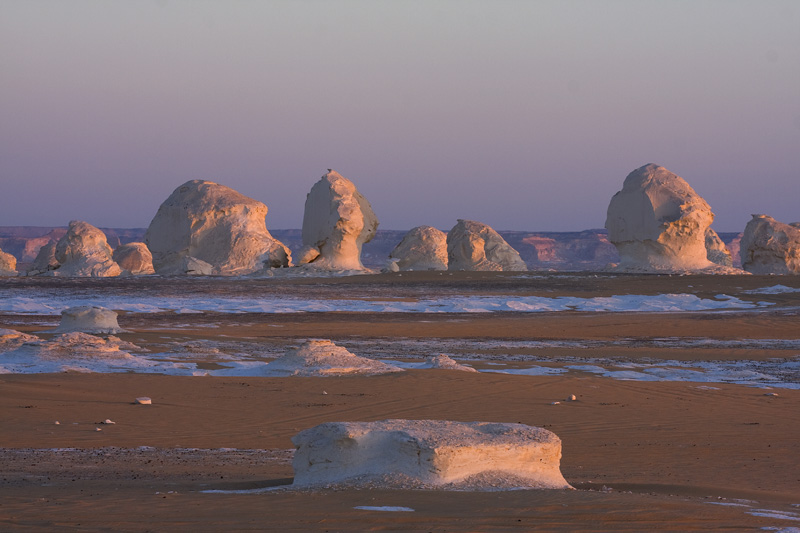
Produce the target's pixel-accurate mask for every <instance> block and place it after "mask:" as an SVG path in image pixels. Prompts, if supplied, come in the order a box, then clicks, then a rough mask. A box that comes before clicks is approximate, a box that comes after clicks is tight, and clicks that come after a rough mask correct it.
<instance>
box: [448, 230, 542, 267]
mask: <svg viewBox="0 0 800 533" xmlns="http://www.w3.org/2000/svg"><path fill="white" fill-rule="evenodd" d="M447 269H448V270H478V271H524V270H528V267H527V266H526V265H525V262H524V261H523V260H522V258H521V257H520V256H519V252H517V251H516V250H515V249H514V248H512V247H511V246H510V245H509V244H508V243H507V242H506V241H505V240H504V239H503V238H502V237H501V236H500V234H498V233H497V232H496V231H495V230H493V229H492V228H490V227H489V226H487V225H486V224H482V223H480V222H473V221H472V220H461V219H459V221H458V223H457V224H456V225H455V226H453V229H451V230H450V231H449V232H448V233H447Z"/></svg>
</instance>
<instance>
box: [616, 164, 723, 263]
mask: <svg viewBox="0 0 800 533" xmlns="http://www.w3.org/2000/svg"><path fill="white" fill-rule="evenodd" d="M713 220H714V213H712V212H711V207H709V205H708V203H707V202H706V201H705V200H704V199H703V198H702V197H700V195H699V194H697V193H696V192H695V191H694V189H692V188H691V187H690V186H689V184H688V183H686V181H685V180H684V179H683V178H681V177H680V176H677V175H675V174H673V173H672V172H670V171H669V170H667V169H666V168H664V167H660V166H658V165H653V164H649V165H645V166H643V167H640V168H637V169H636V170H634V171H633V172H631V173H630V174H628V177H626V178H625V182H624V183H623V186H622V190H621V191H619V192H618V193H616V194H615V195H614V197H613V198H611V203H610V204H609V206H608V216H607V218H606V229H608V239H609V240H610V241H611V242H612V243H613V244H614V245H615V246H616V247H617V250H618V251H619V255H620V264H619V268H620V269H623V270H625V269H628V270H639V271H686V270H689V271H691V270H702V269H707V268H709V267H712V266H713V264H712V262H711V261H709V259H708V255H709V251H708V250H707V249H706V235H707V233H706V230H708V229H709V226H711V222H712V221H713ZM712 255H713V252H712Z"/></svg>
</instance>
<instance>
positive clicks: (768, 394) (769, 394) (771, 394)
mask: <svg viewBox="0 0 800 533" xmlns="http://www.w3.org/2000/svg"><path fill="white" fill-rule="evenodd" d="M777 395H778V393H777V392H768V393H766V394H764V396H777Z"/></svg>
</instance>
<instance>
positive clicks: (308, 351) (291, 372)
mask: <svg viewBox="0 0 800 533" xmlns="http://www.w3.org/2000/svg"><path fill="white" fill-rule="evenodd" d="M265 371H266V374H267V375H270V376H347V375H353V374H367V375H372V374H386V373H388V372H402V371H403V369H402V368H399V367H397V366H394V365H390V364H387V363H383V362H381V361H375V360H373V359H369V358H367V357H360V356H358V355H355V354H353V353H351V352H349V351H348V350H347V349H346V348H344V347H342V346H337V345H336V344H334V343H333V342H332V341H329V340H324V339H319V340H310V341H306V342H304V343H303V344H302V345H300V346H298V347H296V348H289V349H288V350H286V354H285V355H283V357H279V358H278V359H275V360H274V361H272V362H270V363H268V364H267V366H266V369H265Z"/></svg>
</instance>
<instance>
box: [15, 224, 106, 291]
mask: <svg viewBox="0 0 800 533" xmlns="http://www.w3.org/2000/svg"><path fill="white" fill-rule="evenodd" d="M121 273H122V269H121V268H120V267H119V265H118V264H117V263H116V262H115V261H114V259H113V258H112V251H111V247H110V246H109V245H108V242H107V240H106V235H105V233H103V232H102V231H100V230H99V229H98V228H96V227H94V226H92V225H91V224H89V223H88V222H83V221H80V220H73V221H72V222H70V223H69V227H68V228H67V232H66V233H65V234H64V236H63V237H61V238H60V239H59V240H58V242H55V241H50V242H49V243H47V244H46V245H44V246H42V248H41V249H40V250H39V254H38V255H37V256H36V259H35V260H34V262H33V266H32V267H31V268H30V269H29V270H28V272H27V274H28V275H29V276H30V275H41V274H44V275H50V276H64V277H93V278H104V277H113V276H119V275H120V274H121Z"/></svg>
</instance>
